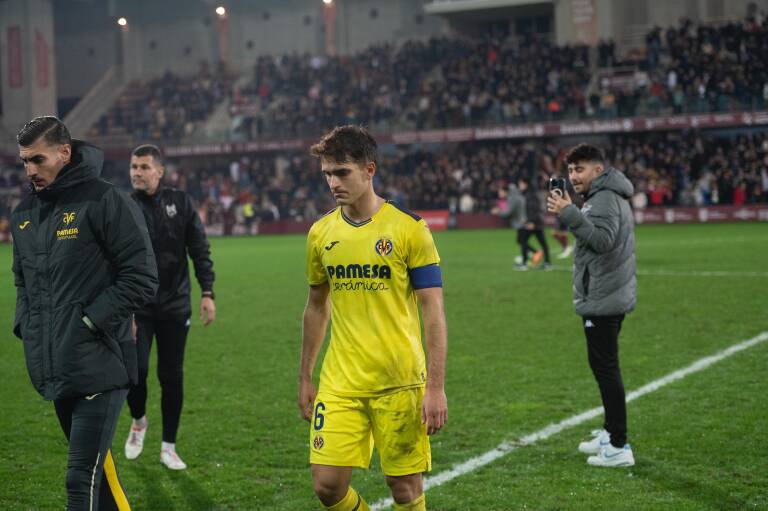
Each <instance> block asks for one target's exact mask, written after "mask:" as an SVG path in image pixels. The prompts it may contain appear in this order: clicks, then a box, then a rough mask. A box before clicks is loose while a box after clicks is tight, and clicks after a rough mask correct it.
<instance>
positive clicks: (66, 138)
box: [16, 115, 72, 147]
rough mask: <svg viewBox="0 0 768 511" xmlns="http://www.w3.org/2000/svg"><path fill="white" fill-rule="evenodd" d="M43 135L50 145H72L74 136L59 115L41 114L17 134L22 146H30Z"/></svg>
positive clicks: (17, 139)
mask: <svg viewBox="0 0 768 511" xmlns="http://www.w3.org/2000/svg"><path fill="white" fill-rule="evenodd" d="M40 137H43V140H45V142H46V143H47V144H48V145H67V144H68V145H72V136H71V135H70V134H69V130H68V129H67V127H66V126H64V123H63V122H61V120H60V119H59V118H58V117H54V116H52V115H41V116H40V117H35V118H34V119H32V120H31V121H29V122H28V123H27V124H25V125H24V127H23V128H21V130H20V131H19V133H18V134H17V135H16V141H17V142H18V143H19V145H20V146H21V147H29V146H31V145H32V144H34V143H35V142H37V140H38V139H39V138H40Z"/></svg>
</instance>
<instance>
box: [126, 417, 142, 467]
mask: <svg viewBox="0 0 768 511" xmlns="http://www.w3.org/2000/svg"><path fill="white" fill-rule="evenodd" d="M146 434H147V425H144V427H143V428H140V427H138V426H134V425H133V423H131V431H130V432H128V440H126V441H125V457H126V458H128V459H129V460H135V459H136V458H138V457H139V454H141V451H143V450H144V435H146Z"/></svg>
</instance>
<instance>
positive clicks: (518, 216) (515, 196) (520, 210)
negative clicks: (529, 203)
mask: <svg viewBox="0 0 768 511" xmlns="http://www.w3.org/2000/svg"><path fill="white" fill-rule="evenodd" d="M502 216H504V217H507V218H509V226H510V227H512V228H513V229H520V228H521V227H522V226H523V225H524V224H525V197H523V194H522V193H521V192H520V190H518V189H517V186H515V185H514V184H510V185H509V190H508V192H507V212H506V213H505V214H504V215H502Z"/></svg>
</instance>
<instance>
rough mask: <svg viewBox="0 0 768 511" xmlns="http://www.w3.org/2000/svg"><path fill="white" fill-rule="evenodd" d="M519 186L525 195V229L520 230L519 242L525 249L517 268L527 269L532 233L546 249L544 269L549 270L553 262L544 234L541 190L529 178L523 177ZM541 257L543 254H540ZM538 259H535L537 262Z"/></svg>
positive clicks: (519, 181) (518, 183) (542, 247)
mask: <svg viewBox="0 0 768 511" xmlns="http://www.w3.org/2000/svg"><path fill="white" fill-rule="evenodd" d="M517 185H518V188H520V191H521V192H523V195H524V197H525V223H524V224H523V229H521V230H520V236H518V237H519V239H518V243H520V248H521V249H522V251H523V261H522V265H521V266H518V268H517V269H519V270H523V269H527V268H528V267H527V264H528V252H529V251H530V244H529V242H528V241H529V239H530V237H531V235H533V236H536V241H538V242H539V245H540V246H541V249H542V250H543V251H544V264H542V266H541V267H542V269H545V270H548V269H551V268H552V264H551V263H550V260H549V245H548V244H547V238H546V236H544V215H542V210H541V201H540V200H539V191H538V190H537V189H536V187H535V186H531V183H530V181H529V179H528V178H526V177H522V178H520V179H519V180H518V182H517ZM538 256H539V257H541V254H538ZM537 262H538V261H534V264H536V263H537Z"/></svg>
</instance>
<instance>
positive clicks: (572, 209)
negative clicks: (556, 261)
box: [547, 144, 637, 467]
mask: <svg viewBox="0 0 768 511" xmlns="http://www.w3.org/2000/svg"><path fill="white" fill-rule="evenodd" d="M565 161H566V163H567V164H568V176H569V178H570V180H571V183H572V184H573V188H574V190H575V191H576V192H577V193H580V194H581V195H582V196H583V197H584V199H585V202H584V206H583V207H582V208H581V210H579V208H577V207H576V206H575V205H573V204H571V198H570V197H569V196H568V194H567V193H566V194H565V197H560V196H559V195H557V194H555V193H550V195H549V198H548V199H547V208H548V209H549V211H551V212H553V213H557V214H558V215H559V217H560V219H561V220H562V221H563V222H564V223H565V224H566V225H567V226H568V228H569V229H570V231H571V232H572V233H573V235H574V237H575V238H576V250H575V256H574V266H573V303H574V307H575V309H576V313H577V314H579V315H580V316H581V317H582V322H583V326H584V334H585V335H586V337H587V352H588V355H589V365H590V367H591V368H592V373H593V374H594V376H595V379H596V380H597V383H598V386H599V387H600V396H601V398H602V401H603V407H604V408H605V423H604V428H603V429H602V430H596V431H594V432H593V438H592V439H591V440H588V441H586V442H582V443H581V444H579V451H581V452H583V453H586V454H593V456H590V457H589V458H588V459H587V462H588V463H589V464H590V465H594V466H601V467H626V466H632V465H634V464H635V458H634V454H633V453H632V449H631V447H630V446H629V444H628V443H627V407H626V400H625V397H624V383H623V381H622V378H621V370H620V368H619V332H621V324H622V322H623V321H624V315H625V314H627V313H628V312H631V311H632V310H634V308H635V302H636V296H637V281H636V277H635V232H634V230H635V225H634V218H633V216H632V210H631V208H630V206H629V199H630V198H631V197H632V195H633V193H634V188H633V186H632V183H630V182H629V179H627V178H626V177H625V176H624V174H622V173H621V172H619V171H618V170H616V169H614V168H607V167H606V165H605V157H604V156H603V153H602V151H600V149H598V148H597V147H594V146H591V145H586V144H581V145H578V146H576V147H574V148H573V149H571V151H570V152H569V153H568V155H567V156H566V160H565Z"/></svg>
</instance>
